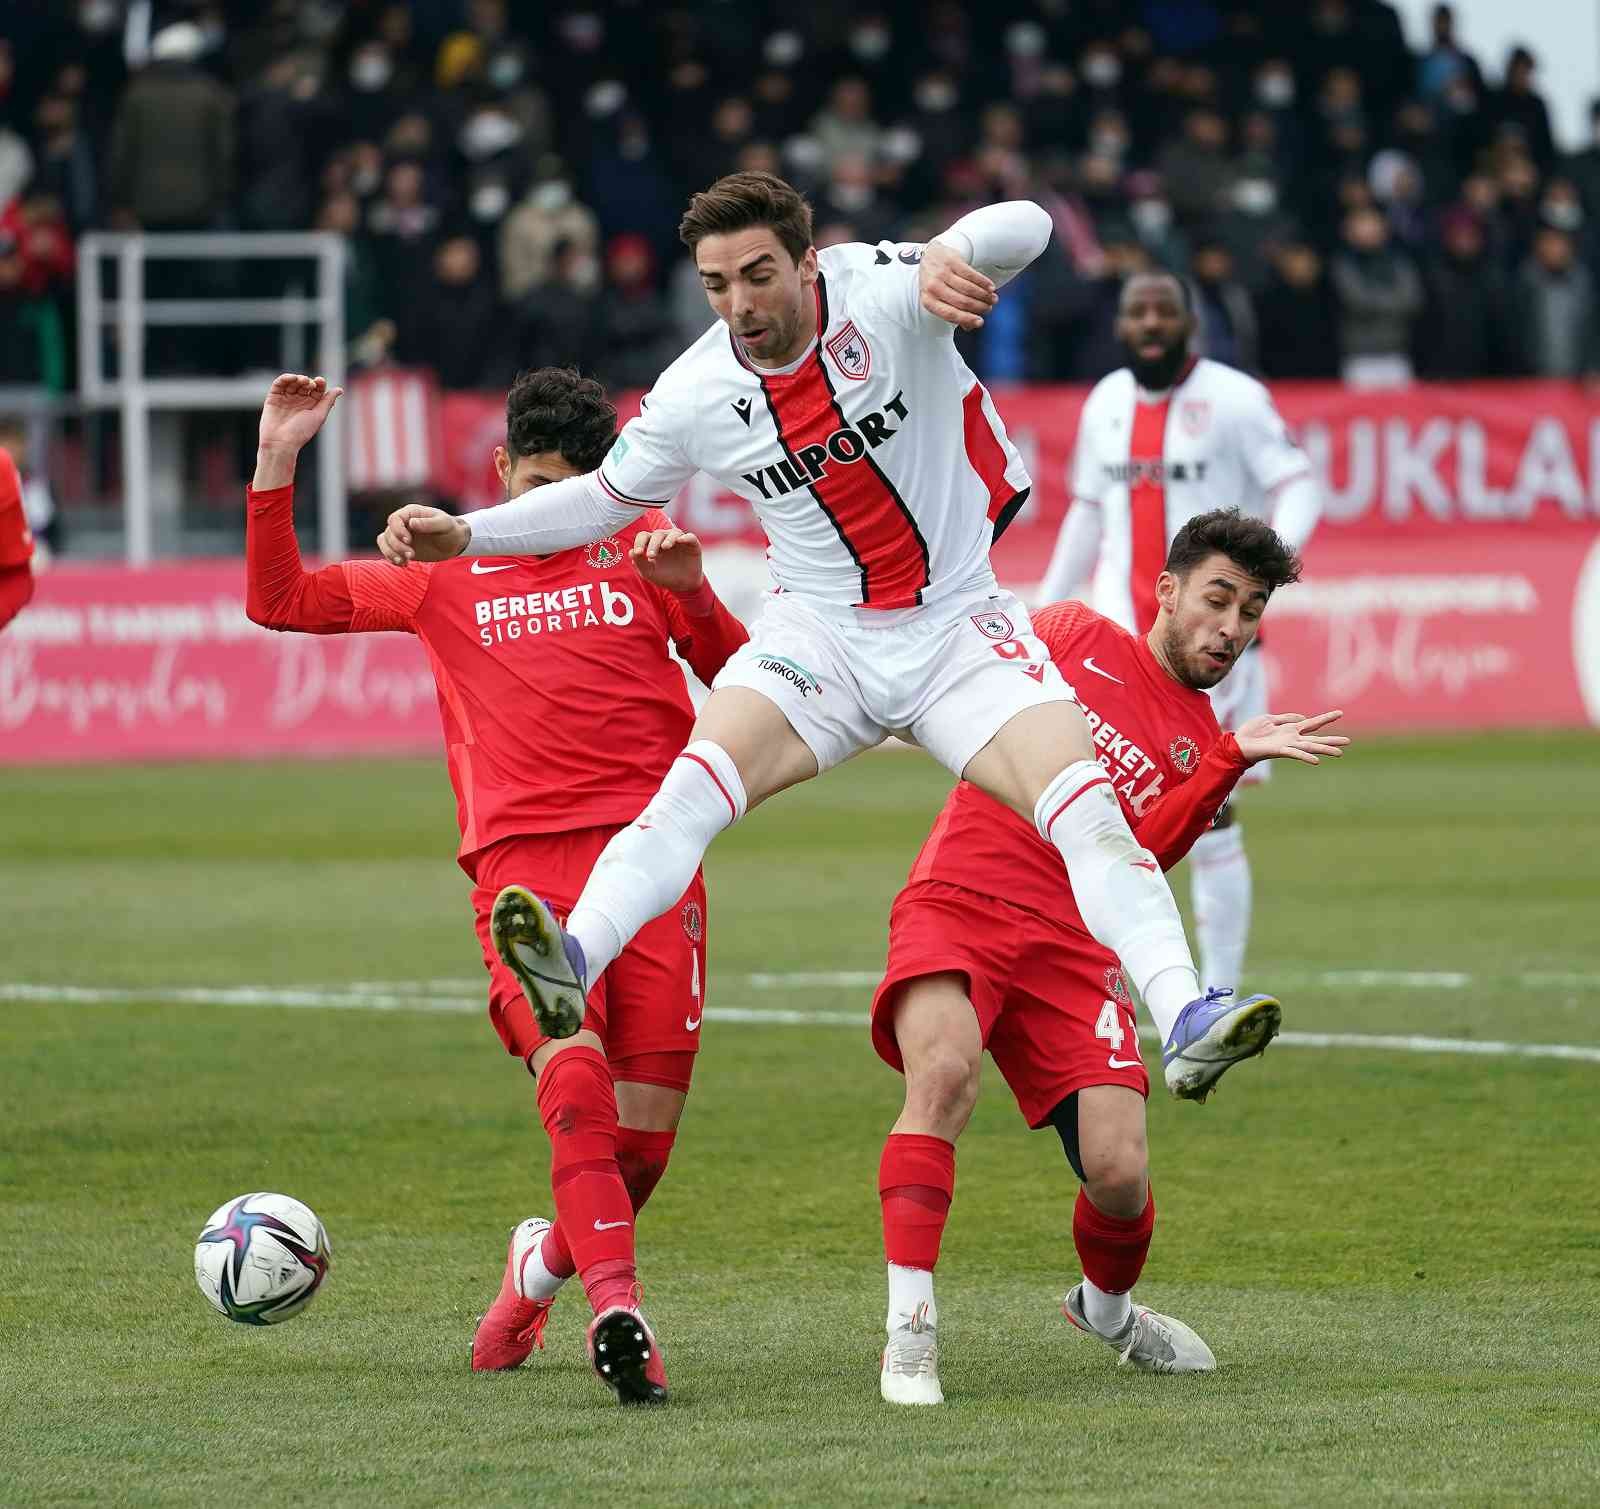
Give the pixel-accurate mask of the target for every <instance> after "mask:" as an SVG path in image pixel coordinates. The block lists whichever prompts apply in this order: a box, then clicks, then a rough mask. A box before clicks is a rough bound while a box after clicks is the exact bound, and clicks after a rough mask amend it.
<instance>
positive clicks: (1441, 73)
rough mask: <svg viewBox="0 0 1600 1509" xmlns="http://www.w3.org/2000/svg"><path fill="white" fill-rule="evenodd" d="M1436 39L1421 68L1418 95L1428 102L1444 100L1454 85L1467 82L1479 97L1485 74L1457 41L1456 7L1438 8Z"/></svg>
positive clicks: (1421, 63)
mask: <svg viewBox="0 0 1600 1509" xmlns="http://www.w3.org/2000/svg"><path fill="white" fill-rule="evenodd" d="M1431 24H1432V27H1433V38H1432V41H1431V43H1430V44H1429V47H1428V50H1427V52H1425V53H1424V54H1423V55H1422V61H1421V62H1420V63H1419V64H1418V65H1417V94H1418V95H1419V96H1420V97H1421V98H1422V99H1424V100H1427V101H1430V102H1431V101H1434V100H1439V99H1442V98H1443V97H1444V95H1445V93H1446V92H1447V91H1448V90H1449V88H1450V86H1451V85H1452V84H1455V83H1456V82H1457V81H1458V80H1465V82H1466V83H1468V84H1469V85H1470V86H1471V87H1472V91H1473V93H1474V94H1475V95H1481V94H1482V93H1483V71H1482V70H1481V69H1480V68H1479V67H1478V64H1477V60H1476V59H1475V58H1474V57H1473V56H1472V54H1471V53H1469V52H1467V51H1466V50H1465V49H1464V48H1462V46H1461V44H1460V43H1459V42H1457V40H1456V13H1455V8H1454V7H1453V6H1449V5H1436V6H1434V8H1433V17H1432V23H1431Z"/></svg>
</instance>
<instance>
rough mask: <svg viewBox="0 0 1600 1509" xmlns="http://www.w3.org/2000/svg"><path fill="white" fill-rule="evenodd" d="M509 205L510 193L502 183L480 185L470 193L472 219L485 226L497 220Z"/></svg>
mask: <svg viewBox="0 0 1600 1509" xmlns="http://www.w3.org/2000/svg"><path fill="white" fill-rule="evenodd" d="M510 204H511V193H510V191H509V190H508V189H507V188H506V186H505V185H504V184H503V183H484V184H480V185H479V186H478V187H477V188H475V189H474V190H473V191H472V200H471V205H472V217H473V219H475V220H481V221H483V222H484V223H485V224H486V225H488V224H493V223H494V222H495V221H496V220H498V219H499V218H500V217H501V216H502V215H503V214H505V212H506V210H507V209H508V208H509V207H510Z"/></svg>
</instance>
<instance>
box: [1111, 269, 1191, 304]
mask: <svg viewBox="0 0 1600 1509" xmlns="http://www.w3.org/2000/svg"><path fill="white" fill-rule="evenodd" d="M1140 278H1150V279H1153V280H1155V281H1156V282H1166V283H1171V284H1173V285H1174V286H1175V287H1176V288H1177V290H1178V302H1179V303H1180V304H1181V305H1182V306H1183V312H1184V313H1185V314H1193V313H1194V290H1193V289H1192V288H1190V287H1189V280H1188V279H1187V278H1185V277H1183V276H1182V275H1181V274H1179V273H1175V272H1174V271H1173V270H1172V269H1171V268H1170V267H1161V266H1156V267H1142V268H1140V269H1139V271H1138V272H1130V273H1129V274H1128V276H1127V277H1125V278H1124V279H1123V280H1122V288H1121V290H1120V291H1119V292H1118V294H1117V303H1118V305H1119V307H1120V305H1121V303H1122V297H1123V295H1124V294H1126V293H1127V291H1128V285H1129V284H1130V283H1136V282H1138V280H1139V279H1140Z"/></svg>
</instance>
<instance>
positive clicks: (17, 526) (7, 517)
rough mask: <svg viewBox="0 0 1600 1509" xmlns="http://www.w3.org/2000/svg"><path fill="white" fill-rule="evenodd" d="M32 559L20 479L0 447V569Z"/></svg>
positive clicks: (30, 539)
mask: <svg viewBox="0 0 1600 1509" xmlns="http://www.w3.org/2000/svg"><path fill="white" fill-rule="evenodd" d="M32 557H33V533H32V531H31V530H30V529H29V528H28V516H27V514H25V513H24V512H23V511H22V477H21V475H20V474H19V473H18V471H17V463H16V462H15V461H13V460H12V459H11V452H10V451H8V450H6V448H5V447H4V446H0V568H4V567H6V566H25V565H27V563H28V562H29V560H31V559H32Z"/></svg>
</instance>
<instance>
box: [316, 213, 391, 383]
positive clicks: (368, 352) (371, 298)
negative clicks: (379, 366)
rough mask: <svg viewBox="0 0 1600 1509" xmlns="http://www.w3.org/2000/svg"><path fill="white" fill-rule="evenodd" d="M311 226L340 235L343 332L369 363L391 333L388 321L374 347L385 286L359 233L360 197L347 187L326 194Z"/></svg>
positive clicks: (380, 352) (383, 308)
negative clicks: (342, 275) (314, 222)
mask: <svg viewBox="0 0 1600 1509" xmlns="http://www.w3.org/2000/svg"><path fill="white" fill-rule="evenodd" d="M315 229H317V230H319V231H332V232H333V233H334V234H335V235H338V236H342V237H343V238H344V327H345V333H346V335H347V337H348V339H349V341H350V343H351V345H352V346H353V347H360V348H361V349H362V352H363V357H364V359H365V360H366V361H367V362H368V363H369V364H370V363H371V362H372V361H373V360H374V358H376V357H379V356H381V355H386V354H387V351H388V347H389V345H390V344H392V342H393V339H394V336H393V326H392V324H391V325H390V326H389V329H388V330H387V331H385V332H380V333H379V335H378V336H377V337H376V340H377V342H378V344H377V345H376V347H375V346H374V344H373V342H374V339H375V337H374V334H373V327H374V326H375V325H377V324H378V322H379V321H380V320H381V319H383V317H384V315H385V314H386V312H387V307H386V295H387V290H386V289H385V287H384V285H383V282H382V280H381V279H380V277H379V275H378V262H377V258H376V257H375V256H374V255H373V251H372V247H371V244H370V243H369V242H368V241H367V239H366V237H364V236H363V235H362V234H361V201H360V200H358V199H357V198H356V196H355V195H354V194H353V193H351V192H350V190H349V189H340V190H338V191H336V192H335V193H332V194H330V195H329V196H328V197H327V198H326V199H325V200H324V201H323V203H322V208H321V209H320V210H318V211H317V219H316V225H315ZM385 336H386V337H387V339H385V338H384V337H385Z"/></svg>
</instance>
